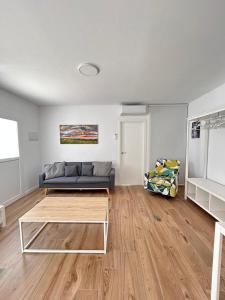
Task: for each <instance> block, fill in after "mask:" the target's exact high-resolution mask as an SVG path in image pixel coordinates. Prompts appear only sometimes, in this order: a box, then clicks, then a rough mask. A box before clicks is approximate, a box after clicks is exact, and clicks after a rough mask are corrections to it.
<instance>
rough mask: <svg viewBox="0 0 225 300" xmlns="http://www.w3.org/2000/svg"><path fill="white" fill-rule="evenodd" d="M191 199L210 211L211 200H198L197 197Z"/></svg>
mask: <svg viewBox="0 0 225 300" xmlns="http://www.w3.org/2000/svg"><path fill="white" fill-rule="evenodd" d="M190 199H191V198H190ZM191 200H192V201H193V202H195V203H196V204H197V205H198V206H200V207H201V208H203V209H204V210H205V211H207V212H209V201H197V200H195V199H191Z"/></svg>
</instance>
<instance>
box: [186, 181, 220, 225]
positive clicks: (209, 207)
mask: <svg viewBox="0 0 225 300" xmlns="http://www.w3.org/2000/svg"><path fill="white" fill-rule="evenodd" d="M187 197H188V198H189V199H191V200H192V201H194V202H195V203H196V204H198V205H199V206H200V207H201V208H203V209H204V210H206V211H207V212H208V213H210V214H211V215H212V216H213V217H214V218H216V219H217V220H219V221H221V222H224V221H225V186H224V185H222V184H219V183H217V182H214V181H212V180H209V179H206V178H187Z"/></svg>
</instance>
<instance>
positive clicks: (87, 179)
mask: <svg viewBox="0 0 225 300" xmlns="http://www.w3.org/2000/svg"><path fill="white" fill-rule="evenodd" d="M108 182H109V177H107V176H84V177H79V178H78V179H77V183H108Z"/></svg>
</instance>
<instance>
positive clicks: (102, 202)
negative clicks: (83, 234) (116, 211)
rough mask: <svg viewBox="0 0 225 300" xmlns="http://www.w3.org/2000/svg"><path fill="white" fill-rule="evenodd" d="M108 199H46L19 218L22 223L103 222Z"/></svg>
mask: <svg viewBox="0 0 225 300" xmlns="http://www.w3.org/2000/svg"><path fill="white" fill-rule="evenodd" d="M107 208H108V197H46V198H44V199H43V200H42V201H40V202H39V203H38V204H36V205H35V206H34V207H33V208H32V209H31V210H29V211H28V212H27V213H25V214H24V215H23V216H22V217H21V218H19V220H20V221H22V222H59V223H61V222H65V223H66V222H68V223H69V222H84V223H85V222H88V221H90V222H93V223H95V222H104V221H105V220H106V214H107Z"/></svg>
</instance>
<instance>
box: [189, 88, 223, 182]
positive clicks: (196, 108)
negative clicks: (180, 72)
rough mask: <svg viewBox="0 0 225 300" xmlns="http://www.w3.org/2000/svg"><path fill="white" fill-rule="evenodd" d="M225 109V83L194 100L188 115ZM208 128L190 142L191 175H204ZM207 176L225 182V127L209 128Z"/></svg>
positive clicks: (205, 113)
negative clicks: (224, 160)
mask: <svg viewBox="0 0 225 300" xmlns="http://www.w3.org/2000/svg"><path fill="white" fill-rule="evenodd" d="M219 110H225V84H224V85H221V86H219V87H218V88H216V89H215V90H212V91H210V92H209V93H207V94H205V95H203V96H201V97H199V98H198V99H196V100H194V101H192V102H191V103H190V104H189V107H188V117H189V118H194V117H198V116H201V115H207V114H210V113H212V112H215V111H219ZM206 134H207V132H206V129H201V133H200V139H191V138H190V143H189V155H190V157H189V164H190V166H189V177H202V176H203V165H204V155H203V153H204V151H205V149H206V147H207V145H206V139H205V136H206ZM208 143H209V148H208V169H207V177H208V178H209V179H211V180H214V181H217V182H219V183H222V184H225V168H224V165H223V163H222V161H223V157H224V152H225V129H224V128H222V129H210V130H209V142H208Z"/></svg>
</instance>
